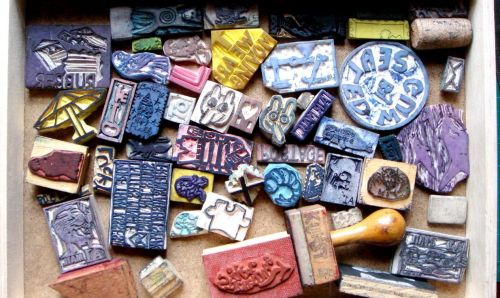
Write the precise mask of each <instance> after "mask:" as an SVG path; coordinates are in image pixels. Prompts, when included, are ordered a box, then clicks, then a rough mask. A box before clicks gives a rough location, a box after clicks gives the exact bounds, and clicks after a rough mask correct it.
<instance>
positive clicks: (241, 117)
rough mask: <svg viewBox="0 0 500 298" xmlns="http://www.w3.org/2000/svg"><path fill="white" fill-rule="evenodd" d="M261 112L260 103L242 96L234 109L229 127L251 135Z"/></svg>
mask: <svg viewBox="0 0 500 298" xmlns="http://www.w3.org/2000/svg"><path fill="white" fill-rule="evenodd" d="M261 111H262V102H260V101H258V100H255V99H252V98H250V97H248V96H246V95H243V96H242V97H241V100H240V105H239V107H238V108H237V109H236V112H235V114H234V116H233V121H232V122H231V127H234V128H236V129H239V130H241V131H243V132H245V133H247V134H252V133H253V129H254V128H255V124H257V121H258V119H259V115H260V113H261Z"/></svg>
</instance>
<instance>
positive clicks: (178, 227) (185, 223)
mask: <svg viewBox="0 0 500 298" xmlns="http://www.w3.org/2000/svg"><path fill="white" fill-rule="evenodd" d="M200 214H201V211H200V210H193V211H182V212H181V213H179V214H177V216H176V217H175V218H174V221H173V222H172V227H171V228H170V234H169V237H170V239H173V238H182V237H191V236H197V235H203V234H207V233H208V231H206V230H204V229H202V228H198V226H197V225H196V222H197V221H198V218H199V217H200Z"/></svg>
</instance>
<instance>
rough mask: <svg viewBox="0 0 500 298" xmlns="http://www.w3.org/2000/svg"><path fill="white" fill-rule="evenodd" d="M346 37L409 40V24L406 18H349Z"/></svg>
mask: <svg viewBox="0 0 500 298" xmlns="http://www.w3.org/2000/svg"><path fill="white" fill-rule="evenodd" d="M347 38H348V39H383V40H409V39H410V24H409V23H408V21H406V20H401V21H399V20H398V21H395V20H360V19H355V18H349V30H348V35H347Z"/></svg>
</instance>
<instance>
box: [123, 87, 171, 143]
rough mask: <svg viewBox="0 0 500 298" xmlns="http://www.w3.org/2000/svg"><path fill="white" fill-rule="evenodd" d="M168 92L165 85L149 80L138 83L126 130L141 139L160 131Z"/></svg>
mask: <svg viewBox="0 0 500 298" xmlns="http://www.w3.org/2000/svg"><path fill="white" fill-rule="evenodd" d="M168 94H169V91H168V88H167V86H165V85H161V84H157V83H150V82H141V83H139V84H138V85H137V89H136V90H135V96H134V102H133V104H132V109H131V110H130V114H129V117H128V122H127V129H126V132H127V133H128V134H131V135H133V136H135V137H138V138H141V139H143V140H147V139H149V138H151V137H154V136H156V135H157V134H158V133H159V131H160V122H161V119H162V118H163V113H164V111H165V105H166V104H167V98H168Z"/></svg>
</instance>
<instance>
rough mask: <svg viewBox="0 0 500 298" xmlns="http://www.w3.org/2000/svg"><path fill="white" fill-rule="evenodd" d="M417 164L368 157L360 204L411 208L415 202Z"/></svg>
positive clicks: (364, 168)
mask: <svg viewBox="0 0 500 298" xmlns="http://www.w3.org/2000/svg"><path fill="white" fill-rule="evenodd" d="M416 175H417V166H416V165H413V164H408V163H403V162H395V161H389V160H384V159H378V158H375V159H366V160H365V164H364V167H363V177H362V179H361V181H362V182H361V189H360V195H359V198H358V203H359V204H364V205H370V206H377V207H383V208H392V209H397V210H409V209H410V208H411V205H412V202H413V191H414V189H415V178H416Z"/></svg>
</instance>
